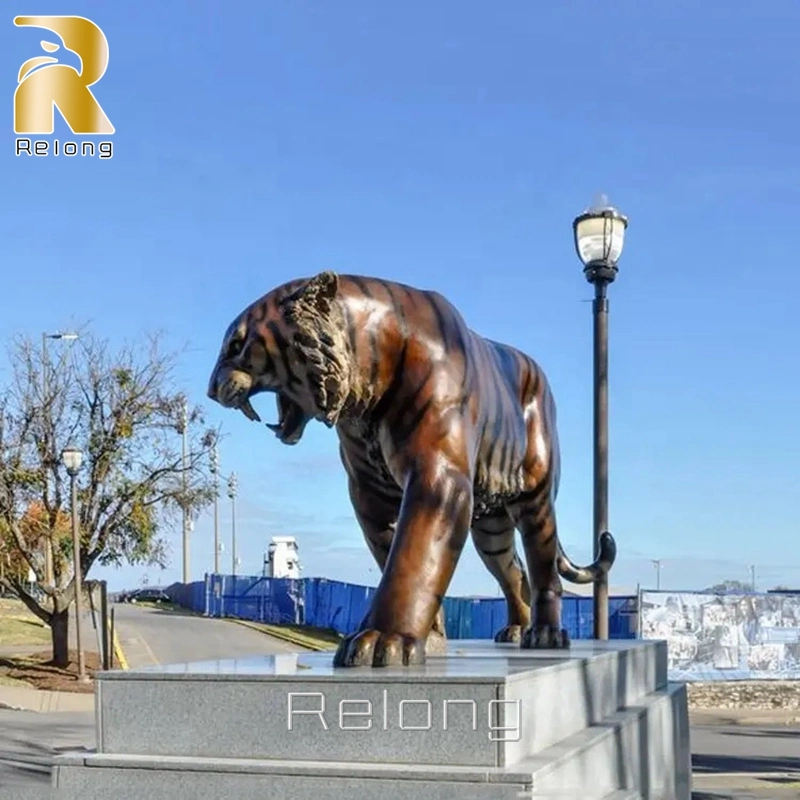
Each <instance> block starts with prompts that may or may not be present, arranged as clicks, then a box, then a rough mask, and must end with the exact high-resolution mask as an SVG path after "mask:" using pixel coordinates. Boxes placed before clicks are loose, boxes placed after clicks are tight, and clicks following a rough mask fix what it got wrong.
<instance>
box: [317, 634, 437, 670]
mask: <svg viewBox="0 0 800 800" xmlns="http://www.w3.org/2000/svg"><path fill="white" fill-rule="evenodd" d="M424 663H425V639H416V638H414V637H412V636H403V635H402V634H399V633H382V632H381V631H376V630H372V629H368V630H364V631H358V632H356V633H353V634H350V636H347V637H345V638H344V639H342V641H341V642H339V647H338V649H337V650H336V655H335V656H334V657H333V666H334V667H407V666H410V665H412V664H424Z"/></svg>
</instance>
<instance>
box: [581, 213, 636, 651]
mask: <svg viewBox="0 0 800 800" xmlns="http://www.w3.org/2000/svg"><path fill="white" fill-rule="evenodd" d="M627 227H628V220H627V218H626V217H624V216H623V215H622V214H620V212H619V211H618V210H617V209H616V208H614V207H613V206H611V205H609V204H608V201H607V200H606V198H605V197H603V198H601V200H600V202H598V203H596V204H595V205H594V206H593V207H591V208H589V209H587V210H586V211H585V212H584V213H583V214H581V215H580V216H578V217H576V218H575V220H574V222H573V223H572V228H573V232H574V236H575V250H576V251H577V253H578V257H579V258H580V260H581V261H582V262H583V267H584V269H583V274H584V275H585V276H586V280H588V281H589V283H592V284H594V302H593V303H592V311H593V315H594V492H593V494H594V553H595V558H597V557H598V556H599V555H600V544H601V538H602V535H603V533H605V531H606V530H607V528H608V297H607V295H606V292H607V289H608V285H609V284H610V283H612V282H613V280H614V278H616V277H617V261H618V260H619V257H620V256H621V255H622V247H623V245H624V243H625V230H626V229H627ZM593 597H594V638H595V639H608V574H607V573H604V574H603V575H602V576H601V577H600V578H599V579H598V580H597V581H596V582H595V584H594V589H593Z"/></svg>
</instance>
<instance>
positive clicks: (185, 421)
mask: <svg viewBox="0 0 800 800" xmlns="http://www.w3.org/2000/svg"><path fill="white" fill-rule="evenodd" d="M188 427H189V408H188V402H187V400H186V398H185V397H183V398H181V419H180V431H181V511H182V512H183V582H184V583H189V580H190V569H189V507H188V504H187V502H186V501H187V497H188V493H189V492H188V485H187V475H186V471H187V469H188V466H187V463H186V433H187V428H188Z"/></svg>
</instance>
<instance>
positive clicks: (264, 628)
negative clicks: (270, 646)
mask: <svg viewBox="0 0 800 800" xmlns="http://www.w3.org/2000/svg"><path fill="white" fill-rule="evenodd" d="M224 619H226V620H227V621H228V622H235V623H236V624H237V625H244V627H245V628H252V630H254V631H258V632H259V633H263V634H266V635H267V636H272V637H273V638H275V639H282V640H283V641H284V642H289V644H296V645H299V646H300V647H305V648H306V649H308V650H315V651H317V652H319V653H325V652H331V651H332V650H334V649H335V647H336V646H335V645H334V644H333V642H331V643H327V642H326V643H325V644H321V643H320V641H319V640H318V639H312V638H311V637H309V636H303V635H302V634H298V633H292V632H290V631H286V630H284V629H283V628H277V627H274V626H273V625H267V624H266V623H264V622H258V623H256V622H250V621H249V620H245V619H235V618H234V617H224Z"/></svg>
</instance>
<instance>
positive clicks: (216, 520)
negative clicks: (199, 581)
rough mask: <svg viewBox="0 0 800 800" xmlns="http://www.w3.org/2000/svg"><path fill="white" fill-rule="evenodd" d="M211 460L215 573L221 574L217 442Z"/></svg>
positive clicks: (210, 456)
mask: <svg viewBox="0 0 800 800" xmlns="http://www.w3.org/2000/svg"><path fill="white" fill-rule="evenodd" d="M209 460H210V464H209V470H210V471H211V475H212V476H213V479H214V574H215V575H219V451H218V450H217V445H216V442H215V443H214V444H213V445H212V447H211V453H210V455H209Z"/></svg>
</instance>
